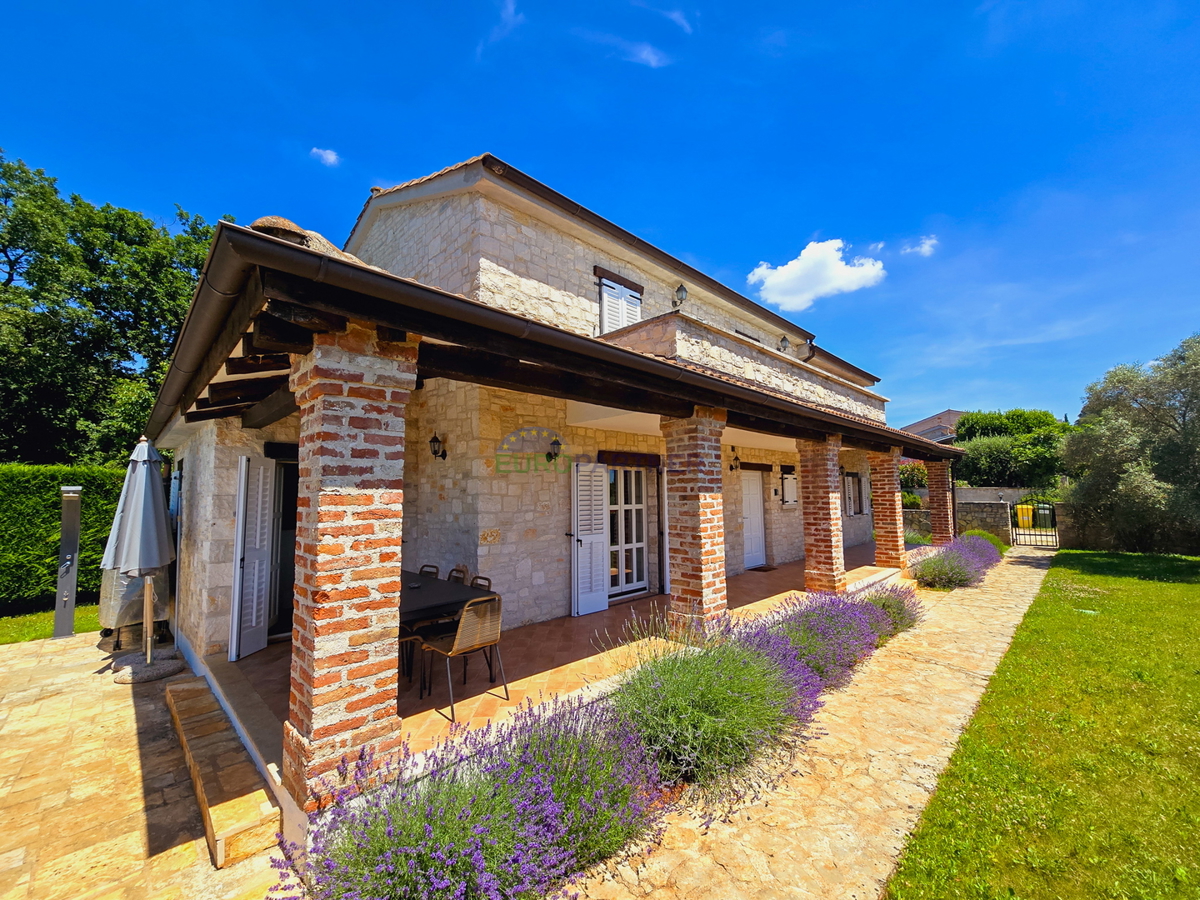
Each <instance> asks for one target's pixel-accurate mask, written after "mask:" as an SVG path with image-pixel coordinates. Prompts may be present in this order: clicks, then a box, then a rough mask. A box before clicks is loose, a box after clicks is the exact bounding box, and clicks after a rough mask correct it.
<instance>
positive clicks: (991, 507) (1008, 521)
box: [956, 500, 1013, 544]
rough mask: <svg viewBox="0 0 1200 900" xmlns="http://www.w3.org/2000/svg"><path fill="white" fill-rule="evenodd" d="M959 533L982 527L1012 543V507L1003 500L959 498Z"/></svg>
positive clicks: (1005, 541) (1007, 542)
mask: <svg viewBox="0 0 1200 900" xmlns="http://www.w3.org/2000/svg"><path fill="white" fill-rule="evenodd" d="M956 505H957V507H958V533H959V534H962V533H963V532H964V531H973V530H974V529H977V528H978V529H982V530H983V531H987V532H990V533H992V534H994V535H996V537H998V538H1000V540H1002V541H1004V543H1006V544H1012V542H1013V540H1012V518H1011V515H1012V507H1011V506H1009V505H1008V504H1007V503H1006V502H1004V501H1003V500H989V501H975V500H959V501H958V502H957V504H956Z"/></svg>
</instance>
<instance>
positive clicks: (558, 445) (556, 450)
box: [546, 438, 562, 462]
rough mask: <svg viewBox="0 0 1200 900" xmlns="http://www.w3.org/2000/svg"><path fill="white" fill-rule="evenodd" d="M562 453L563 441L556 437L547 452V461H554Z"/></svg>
mask: <svg viewBox="0 0 1200 900" xmlns="http://www.w3.org/2000/svg"><path fill="white" fill-rule="evenodd" d="M560 453H562V441H560V440H559V439H558V438H555V439H554V440H552V441H551V442H550V449H549V450H548V451H547V453H546V462H554V461H555V460H556V459H558V455H559V454H560Z"/></svg>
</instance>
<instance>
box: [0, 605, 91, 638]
mask: <svg viewBox="0 0 1200 900" xmlns="http://www.w3.org/2000/svg"><path fill="white" fill-rule="evenodd" d="M99 630H100V607H99V606H98V605H97V604H95V603H92V604H85V605H80V606H76V607H75V633H76V634H83V633H85V632H88V631H99ZM48 637H54V610H52V609H51V610H47V611H45V612H36V613H29V614H28V615H24V616H2V617H0V644H18V643H20V642H21V641H36V640H39V639H41V638H48Z"/></svg>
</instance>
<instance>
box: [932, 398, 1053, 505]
mask: <svg viewBox="0 0 1200 900" xmlns="http://www.w3.org/2000/svg"><path fill="white" fill-rule="evenodd" d="M1070 431H1072V427H1071V426H1070V425H1068V424H1067V423H1066V422H1064V421H1060V420H1059V419H1057V418H1055V416H1054V413H1052V412H1050V411H1048V410H1045V409H1010V410H1008V411H1007V412H999V411H997V412H970V413H967V414H965V415H964V416H963V417H962V418H961V419H959V420H958V425H957V426H956V428H955V434H956V436H957V440H956V443H957V445H958V446H959V447H961V448H962V449H964V450H965V451H966V452H967V455H966V456H965V457H963V459H961V460H960V461H959V462H958V463H956V464H955V468H954V471H955V474H956V476H957V477H958V478H961V479H963V480H964V481H966V482H967V483H968V484H971V485H975V486H976V487H1028V488H1048V487H1052V486H1053V485H1054V483H1055V480H1056V479H1057V477H1058V476H1059V475H1060V474H1061V472H1062V461H1061V460H1062V444H1063V436H1064V435H1065V434H1067V433H1069V432H1070Z"/></svg>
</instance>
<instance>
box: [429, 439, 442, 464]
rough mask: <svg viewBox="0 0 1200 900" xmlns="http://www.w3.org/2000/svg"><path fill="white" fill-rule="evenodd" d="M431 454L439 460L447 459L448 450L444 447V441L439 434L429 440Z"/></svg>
mask: <svg viewBox="0 0 1200 900" xmlns="http://www.w3.org/2000/svg"><path fill="white" fill-rule="evenodd" d="M429 452H430V453H432V454H433V455H434V456H435V457H437V458H438V459H445V458H446V448H445V447H443V446H442V439H441V438H440V437H438V436H437V434H434V436H433V437H431V438H430V439H429Z"/></svg>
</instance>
